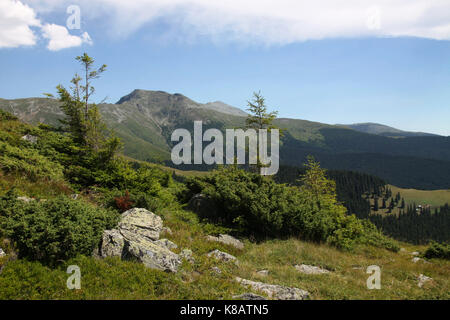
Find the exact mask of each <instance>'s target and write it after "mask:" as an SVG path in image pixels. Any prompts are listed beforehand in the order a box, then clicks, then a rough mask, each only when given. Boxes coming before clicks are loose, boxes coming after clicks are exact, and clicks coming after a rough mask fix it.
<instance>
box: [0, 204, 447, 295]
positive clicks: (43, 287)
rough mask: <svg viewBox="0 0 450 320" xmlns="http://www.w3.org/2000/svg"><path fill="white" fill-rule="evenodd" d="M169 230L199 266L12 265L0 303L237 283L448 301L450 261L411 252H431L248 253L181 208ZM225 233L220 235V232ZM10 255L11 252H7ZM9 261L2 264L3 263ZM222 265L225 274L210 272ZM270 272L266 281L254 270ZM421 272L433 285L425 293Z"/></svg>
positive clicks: (299, 245) (303, 246) (292, 243)
mask: <svg viewBox="0 0 450 320" xmlns="http://www.w3.org/2000/svg"><path fill="white" fill-rule="evenodd" d="M159 214H160V215H161V216H162V217H163V219H164V225H165V226H169V227H170V228H171V229H172V234H171V235H164V237H167V238H168V239H170V240H172V241H173V242H175V243H177V244H178V246H179V247H178V249H175V252H177V253H179V252H180V251H181V250H182V249H183V248H189V249H191V250H192V251H193V255H194V258H195V263H194V264H193V265H191V264H189V263H188V262H186V261H184V262H183V264H182V266H181V268H180V269H179V272H178V273H176V274H167V273H164V272H160V271H157V270H150V269H147V268H145V267H144V266H143V265H141V264H139V263H135V262H128V261H120V260H119V259H115V258H108V259H104V260H98V259H95V258H92V257H83V256H80V257H78V258H75V259H72V260H70V261H67V262H65V263H63V264H62V265H60V266H59V267H58V268H56V269H53V270H52V269H49V268H48V267H46V266H43V265H41V264H40V263H38V262H29V261H25V260H16V261H10V262H8V263H7V264H6V266H5V268H4V269H3V272H2V273H1V274H0V299H232V297H233V296H234V295H238V294H241V293H244V292H248V291H249V289H245V288H243V287H241V286H240V285H239V284H237V283H236V281H235V280H234V278H235V277H236V276H239V277H241V278H245V279H250V280H254V281H262V282H265V283H271V284H279V285H285V286H290V287H298V288H301V289H304V290H307V291H309V292H310V294H311V299H314V300H322V299H450V283H449V279H450V262H449V261H444V260H431V262H432V263H431V264H428V263H423V262H421V261H419V262H417V263H413V262H412V261H411V259H412V255H411V254H410V253H411V252H412V251H421V252H423V251H424V250H425V247H421V246H412V245H409V244H401V245H402V247H403V248H404V249H405V250H403V251H402V252H399V253H393V252H389V251H387V250H384V249H378V248H373V247H367V246H361V247H358V248H357V249H356V250H355V251H354V252H345V251H340V250H337V249H335V248H333V247H330V246H327V245H324V244H314V243H309V242H304V241H300V240H297V239H286V240H268V241H264V242H261V243H252V242H250V241H249V240H244V242H245V248H244V250H238V249H236V248H234V247H231V246H227V245H224V244H220V243H216V242H209V241H206V240H205V236H206V234H207V231H206V230H210V229H211V227H210V226H207V225H205V224H203V223H201V222H199V221H198V219H197V217H196V215H195V214H193V213H191V212H187V211H182V210H164V209H163V210H162V211H161V212H159ZM218 231H220V230H218ZM5 248H6V249H5V250H6V251H7V252H8V251H10V250H9V248H8V247H5ZM213 249H219V250H222V251H225V252H228V253H230V254H233V255H235V256H237V258H238V260H239V263H238V264H237V265H236V264H234V263H221V262H218V261H215V260H214V259H211V258H208V257H207V256H206V253H208V252H210V251H211V250H213ZM6 261H7V258H3V260H0V265H1V264H5V263H6ZM300 263H305V264H310V265H315V266H321V267H323V268H326V269H328V270H330V271H332V272H331V273H330V274H326V275H304V274H301V273H299V272H298V271H297V270H296V269H295V268H294V265H295V264H300ZM71 264H75V265H78V266H79V267H80V269H81V273H82V279H81V283H82V284H81V286H82V289H81V290H68V289H67V288H66V281H67V278H68V276H69V275H68V274H66V272H65V271H66V268H67V266H68V265H71ZM370 265H378V266H379V267H380V268H381V289H380V290H369V289H367V287H366V280H367V278H368V277H369V275H368V274H366V268H367V267H368V266H370ZM213 266H218V267H219V268H220V269H221V270H222V273H221V274H216V273H214V271H212V267H213ZM262 269H267V270H269V275H268V276H265V277H263V276H260V275H258V274H257V273H256V272H257V271H259V270H262ZM419 274H424V275H426V276H429V277H432V278H433V282H431V283H429V284H427V285H425V286H424V287H423V288H419V287H418V285H417V277H418V276H419Z"/></svg>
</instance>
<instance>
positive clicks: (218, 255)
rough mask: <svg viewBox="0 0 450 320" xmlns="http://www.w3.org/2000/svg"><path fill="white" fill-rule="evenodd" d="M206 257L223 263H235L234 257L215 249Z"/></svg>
mask: <svg viewBox="0 0 450 320" xmlns="http://www.w3.org/2000/svg"><path fill="white" fill-rule="evenodd" d="M208 257H213V258H216V259H217V260H220V261H224V262H230V261H237V260H236V257H235V256H232V255H231V254H229V253H226V252H222V251H220V250H217V249H216V250H214V251H211V252H210V253H208Z"/></svg>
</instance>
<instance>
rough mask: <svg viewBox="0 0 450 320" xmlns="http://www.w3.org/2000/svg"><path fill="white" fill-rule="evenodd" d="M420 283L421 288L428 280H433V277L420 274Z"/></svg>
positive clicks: (418, 278)
mask: <svg viewBox="0 0 450 320" xmlns="http://www.w3.org/2000/svg"><path fill="white" fill-rule="evenodd" d="M417 280H418V283H417V285H418V286H419V288H422V287H423V285H424V284H426V283H427V282H430V281H433V278H430V277H427V276H425V275H423V274H420V275H419V276H418V277H417Z"/></svg>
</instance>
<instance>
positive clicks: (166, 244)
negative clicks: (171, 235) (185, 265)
mask: <svg viewBox="0 0 450 320" xmlns="http://www.w3.org/2000/svg"><path fill="white" fill-rule="evenodd" d="M154 243H155V244H157V245H159V246H162V247H166V248H167V249H169V250H172V249H176V248H178V245H177V244H176V243H173V242H172V241H170V240H168V239H159V240H156V241H155V242H154Z"/></svg>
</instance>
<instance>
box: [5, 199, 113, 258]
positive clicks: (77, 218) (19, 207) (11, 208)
mask: <svg viewBox="0 0 450 320" xmlns="http://www.w3.org/2000/svg"><path fill="white" fill-rule="evenodd" d="M117 222H118V215H117V213H114V212H111V211H108V210H106V209H101V208H97V207H95V206H93V205H90V204H87V203H84V202H82V201H75V200H72V199H70V198H68V197H65V196H60V197H58V198H56V199H53V200H48V201H45V202H38V201H30V202H28V203H26V202H22V201H18V200H16V195H15V193H14V192H8V194H7V195H6V196H3V197H1V198H0V230H2V231H3V233H4V236H5V237H8V238H10V239H11V240H12V241H14V242H15V243H16V245H17V248H18V249H19V255H20V256H21V257H26V258H29V259H32V260H39V261H41V262H43V263H47V264H55V263H57V262H58V261H59V260H66V259H69V258H71V257H75V256H76V255H77V254H83V255H90V254H91V253H92V250H93V249H94V247H95V246H96V245H98V243H99V242H100V239H101V236H102V232H103V230H104V229H108V228H112V227H114V226H115V225H116V224H117Z"/></svg>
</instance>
